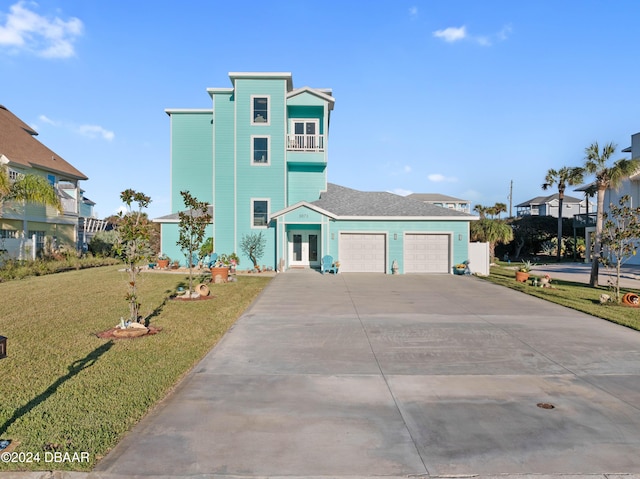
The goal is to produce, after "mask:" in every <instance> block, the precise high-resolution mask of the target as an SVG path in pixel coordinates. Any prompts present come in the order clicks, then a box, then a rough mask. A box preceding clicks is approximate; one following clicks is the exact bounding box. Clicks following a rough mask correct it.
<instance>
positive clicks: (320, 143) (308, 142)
mask: <svg viewBox="0 0 640 479" xmlns="http://www.w3.org/2000/svg"><path fill="white" fill-rule="evenodd" d="M287 150H291V151H324V135H287Z"/></svg>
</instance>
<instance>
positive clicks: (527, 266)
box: [516, 260, 532, 283]
mask: <svg viewBox="0 0 640 479" xmlns="http://www.w3.org/2000/svg"><path fill="white" fill-rule="evenodd" d="M531 266H532V265H531V261H524V260H523V261H522V264H521V265H520V266H519V267H518V270H517V271H516V281H518V282H520V283H524V282H526V281H527V280H528V279H529V273H530V272H531Z"/></svg>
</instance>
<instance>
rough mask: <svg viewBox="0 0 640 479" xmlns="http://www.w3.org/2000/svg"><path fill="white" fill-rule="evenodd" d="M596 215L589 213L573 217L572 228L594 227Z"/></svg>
mask: <svg viewBox="0 0 640 479" xmlns="http://www.w3.org/2000/svg"><path fill="white" fill-rule="evenodd" d="M597 217H598V213H589V214H583V215H573V227H574V228H588V227H590V226H595V225H596V219H597Z"/></svg>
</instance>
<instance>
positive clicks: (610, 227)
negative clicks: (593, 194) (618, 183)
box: [601, 195, 640, 303]
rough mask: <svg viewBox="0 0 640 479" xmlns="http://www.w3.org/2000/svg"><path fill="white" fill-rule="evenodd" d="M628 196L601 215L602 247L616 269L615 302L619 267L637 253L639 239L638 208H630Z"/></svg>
mask: <svg viewBox="0 0 640 479" xmlns="http://www.w3.org/2000/svg"><path fill="white" fill-rule="evenodd" d="M630 203H631V199H630V197H629V196H626V195H625V196H623V197H622V198H620V200H619V201H618V206H616V205H614V204H613V203H612V204H611V205H610V206H609V212H608V213H603V215H602V216H603V221H604V223H603V226H602V237H601V241H602V247H603V249H604V251H605V252H606V253H608V256H609V257H610V258H611V259H612V260H613V262H614V264H615V269H616V281H615V284H614V288H615V291H616V301H617V302H618V303H619V302H620V267H621V266H622V264H623V263H624V262H625V261H626V260H628V259H629V258H630V257H631V256H634V255H635V254H636V253H637V251H638V247H639V244H638V241H639V240H638V238H640V206H638V207H635V208H632V207H631V206H630Z"/></svg>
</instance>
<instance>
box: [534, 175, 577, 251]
mask: <svg viewBox="0 0 640 479" xmlns="http://www.w3.org/2000/svg"><path fill="white" fill-rule="evenodd" d="M583 177H584V169H582V168H578V167H568V166H563V167H562V168H560V169H559V170H554V169H553V168H551V169H550V170H549V171H547V176H546V177H545V179H544V183H543V184H542V189H543V190H547V189H549V188H551V187H552V186H553V185H556V184H557V185H558V248H557V253H556V261H557V262H558V263H559V262H560V259H561V249H562V248H561V247H560V245H561V244H562V205H563V203H564V190H565V189H566V187H567V186H574V185H579V184H580V183H582V181H583Z"/></svg>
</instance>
